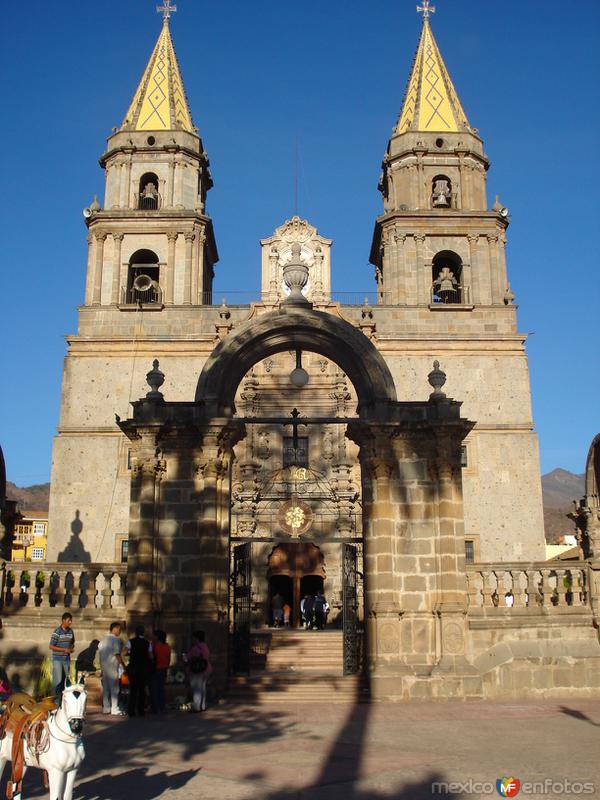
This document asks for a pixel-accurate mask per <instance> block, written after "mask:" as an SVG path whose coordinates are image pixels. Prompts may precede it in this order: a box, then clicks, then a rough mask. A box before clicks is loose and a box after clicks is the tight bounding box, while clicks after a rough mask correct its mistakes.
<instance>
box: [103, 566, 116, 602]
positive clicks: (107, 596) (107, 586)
mask: <svg viewBox="0 0 600 800" xmlns="http://www.w3.org/2000/svg"><path fill="white" fill-rule="evenodd" d="M113 575H114V571H113V570H112V569H108V570H104V571H103V572H102V576H103V578H104V588H103V589H102V608H112V593H113V592H112V577H113Z"/></svg>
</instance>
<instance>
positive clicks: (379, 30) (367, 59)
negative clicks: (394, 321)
mask: <svg viewBox="0 0 600 800" xmlns="http://www.w3.org/2000/svg"><path fill="white" fill-rule="evenodd" d="M155 5H156V2H155V0H105V2H81V0H77V2H76V1H75V0H65V1H64V2H60V3H59V2H48V1H47V0H44V1H43V2H42V0H34V1H33V2H32V1H31V0H30V1H29V2H25V1H24V2H22V3H14V2H13V3H10V2H6V3H4V4H3V8H2V47H1V58H2V60H3V62H4V63H3V64H2V74H3V76H4V80H3V91H4V102H3V111H4V124H3V126H2V129H1V137H2V143H1V144H2V150H1V152H2V154H3V156H4V159H3V165H2V191H1V192H0V202H1V213H2V221H3V223H4V224H3V235H2V244H3V247H2V250H3V256H4V258H3V263H2V267H1V270H2V272H1V274H2V291H1V300H0V302H1V304H2V306H1V323H2V331H1V335H2V356H3V357H2V376H3V390H2V396H1V401H0V402H1V404H2V413H1V417H0V419H1V428H0V443H1V444H2V446H3V448H4V453H5V457H6V461H7V471H8V477H9V479H11V480H13V481H15V482H16V483H18V484H19V485H28V484H31V483H39V482H43V481H46V480H48V478H49V474H50V460H51V446H52V437H53V435H54V432H55V429H56V425H57V422H58V412H59V402H60V381H61V370H62V359H63V356H64V354H65V351H66V346H65V342H64V339H63V336H64V335H65V334H66V333H74V332H75V331H76V307H77V305H78V304H79V303H81V302H82V299H83V290H84V281H85V262H86V241H85V237H86V230H85V227H84V224H83V220H82V216H81V209H82V208H83V207H84V206H85V205H87V204H89V202H90V201H91V199H92V197H93V195H94V194H98V195H99V197H100V198H102V192H103V174H102V171H101V170H100V168H99V166H98V163H97V159H98V157H99V155H100V154H101V153H102V151H103V148H104V144H105V137H106V136H107V135H108V134H109V133H110V130H111V128H112V126H113V125H118V124H120V123H121V121H122V119H123V116H124V114H125V111H126V109H127V106H128V104H129V102H130V100H131V96H132V94H133V91H134V89H135V87H136V85H137V82H138V80H139V77H140V75H141V72H142V69H143V68H144V66H145V64H146V61H147V59H148V56H149V55H150V52H151V49H152V47H153V45H154V42H155V40H156V37H157V35H158V32H159V30H160V22H161V21H160V17H159V16H158V15H157V14H156V13H155V10H154V9H155ZM177 5H178V7H179V11H178V13H177V14H175V15H174V16H173V19H172V25H171V29H172V32H173V36H174V40H175V45H176V48H177V53H178V56H179V60H180V65H181V68H182V71H183V77H184V81H185V85H186V89H187V93H188V97H189V101H190V105H191V108H192V112H193V115H194V120H195V122H196V124H197V125H198V127H199V128H200V132H201V135H202V137H203V140H204V145H205V147H206V149H207V150H208V153H209V156H210V159H211V165H212V171H213V177H214V181H215V188H214V189H213V190H212V191H211V192H210V194H209V197H208V211H209V213H210V214H211V216H212V217H213V219H214V222H215V229H216V235H217V242H218V246H219V251H220V256H221V261H220V263H219V264H218V265H217V270H218V271H217V283H216V285H217V290H218V291H220V290H222V289H230V290H254V289H257V288H258V285H259V265H260V262H259V246H258V240H259V239H260V238H261V237H263V236H265V235H269V234H270V233H271V232H272V231H273V229H274V228H275V227H276V226H277V225H278V224H280V223H281V222H282V221H283V219H284V218H285V217H286V216H289V215H291V214H292V213H293V211H294V208H293V202H294V201H293V197H294V191H293V185H294V168H293V163H294V142H295V139H296V138H298V140H299V143H300V157H301V170H300V179H301V180H300V203H299V211H300V213H301V214H302V215H303V216H306V217H308V218H309V219H310V221H311V222H313V223H314V224H316V225H317V227H318V228H319V230H320V232H321V233H323V234H324V235H326V236H329V237H331V238H333V239H334V254H333V258H334V265H333V280H334V286H335V287H337V288H338V289H342V290H345V291H354V290H356V291H362V290H369V291H370V290H372V288H373V285H372V269H371V268H370V267H369V266H367V261H368V254H369V246H370V240H371V234H372V229H373V222H374V220H375V217H376V216H377V215H378V214H379V213H380V212H381V200H380V195H379V193H378V192H377V179H378V175H379V168H380V163H381V157H382V155H383V153H384V150H385V147H386V143H387V140H388V137H389V134H390V131H391V128H392V125H393V123H394V121H395V119H396V115H397V113H398V110H399V108H400V104H401V101H402V97H403V93H404V87H405V84H406V80H407V76H408V72H409V69H410V66H411V63H412V58H413V55H414V51H415V47H416V44H417V39H418V35H419V31H420V17H419V16H418V15H417V14H416V12H415V5H416V0H373V1H372V2H369V3H366V2H362V3H359V2H357V0H339V2H324V1H323V0H319V2H317V1H316V0H304V1H303V2H295V3H294V2H286V1H285V0H256V1H255V2H248V0H227V2H223V1H222V0H218V1H216V0H178V2H177ZM436 6H437V13H436V14H435V16H434V17H433V19H432V24H433V28H434V32H435V34H436V37H437V40H438V43H439V45H440V48H441V51H442V54H443V56H444V59H445V61H446V64H447V66H448V68H449V70H450V73H451V75H452V77H453V80H454V83H455V85H456V87H457V90H458V92H459V95H460V97H461V100H462V102H463V106H464V108H465V110H466V112H467V115H468V117H469V120H470V122H471V124H473V125H474V126H476V127H478V128H479V130H480V132H481V135H482V136H483V137H484V139H485V143H486V150H487V153H488V155H489V157H490V158H491V160H492V169H491V172H490V173H489V183H488V186H489V194H490V202H492V201H493V196H494V194H495V193H499V194H500V196H501V199H502V202H503V203H504V204H505V205H507V206H509V208H510V212H511V217H512V220H513V223H512V225H511V227H510V228H509V232H508V236H509V248H508V257H509V278H510V280H511V283H512V287H513V291H514V292H515V294H516V296H517V303H518V304H519V306H520V310H519V327H520V330H521V331H524V332H530V333H532V334H533V336H531V338H530V339H529V344H528V353H529V362H530V366H531V376H532V388H533V402H534V417H535V421H536V427H537V430H538V432H539V435H540V445H541V454H542V470H543V471H544V472H546V471H549V470H550V469H553V468H554V467H556V466H562V467H565V468H567V469H570V470H572V471H576V472H581V471H583V467H584V462H585V457H586V453H587V448H588V446H589V443H590V440H591V438H592V436H593V435H594V434H596V433H597V432H598V430H599V429H600V421H599V414H598V411H599V406H600V403H599V397H600V383H599V377H598V373H599V369H598V367H599V363H598V352H599V336H598V283H599V279H598V274H597V273H598V256H597V251H595V250H593V247H595V246H596V242H597V235H598V217H599V213H600V194H599V192H598V185H599V180H598V178H599V170H598V166H599V164H598V162H599V152H600V148H599V141H598V135H597V131H598V128H599V121H600V120H599V116H600V113H599V107H600V104H599V103H598V78H599V68H598V51H597V42H598V34H599V32H600V3H599V2H598V0H579V2H578V3H577V4H576V5H570V4H568V3H565V2H564V1H563V0H545V2H542V0H505V2H503V3H493V2H484V1H483V0H438V2H437V3H436ZM105 377H106V380H107V381H110V376H109V375H106V376H105ZM100 378H101V379H102V376H100Z"/></svg>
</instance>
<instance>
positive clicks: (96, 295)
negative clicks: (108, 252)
mask: <svg viewBox="0 0 600 800" xmlns="http://www.w3.org/2000/svg"><path fill="white" fill-rule="evenodd" d="M106 236H107V234H106V233H96V234H95V237H96V259H95V264H94V290H93V294H92V305H93V306H99V305H100V302H101V299H102V269H103V265H104V242H105V241H106Z"/></svg>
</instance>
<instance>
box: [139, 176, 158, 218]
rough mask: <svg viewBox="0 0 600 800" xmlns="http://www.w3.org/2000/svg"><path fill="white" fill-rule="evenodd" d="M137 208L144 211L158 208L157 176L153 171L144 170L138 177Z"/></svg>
mask: <svg viewBox="0 0 600 800" xmlns="http://www.w3.org/2000/svg"><path fill="white" fill-rule="evenodd" d="M138 208H140V209H144V210H146V211H156V210H157V209H158V208H160V195H159V193H158V176H157V175H155V174H154V172H145V173H144V174H143V175H142V177H141V178H140V189H139V195H138Z"/></svg>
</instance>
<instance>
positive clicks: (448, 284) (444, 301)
mask: <svg viewBox="0 0 600 800" xmlns="http://www.w3.org/2000/svg"><path fill="white" fill-rule="evenodd" d="M431 273H432V278H433V282H432V286H431V303H432V305H440V306H444V305H460V304H461V303H463V302H468V299H467V293H466V292H465V291H464V290H463V286H462V285H461V279H462V259H461V257H460V256H459V255H458V254H457V253H454V252H452V251H451V250H442V251H441V252H440V253H437V254H436V256H435V257H434V259H433V261H432V263H431Z"/></svg>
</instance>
